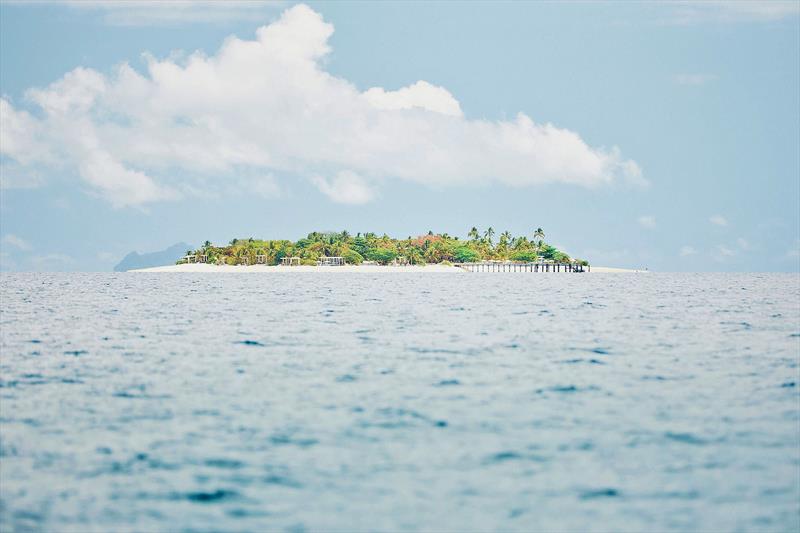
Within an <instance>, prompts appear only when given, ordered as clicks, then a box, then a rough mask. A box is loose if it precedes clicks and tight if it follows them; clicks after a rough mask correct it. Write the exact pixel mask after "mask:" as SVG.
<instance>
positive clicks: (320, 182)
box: [311, 170, 375, 205]
mask: <svg viewBox="0 0 800 533" xmlns="http://www.w3.org/2000/svg"><path fill="white" fill-rule="evenodd" d="M311 181H312V183H314V185H316V186H317V188H318V189H319V190H320V191H321V192H322V193H323V194H324V195H325V196H327V197H328V198H330V199H331V200H333V201H334V202H337V203H340V204H353V205H358V204H366V203H367V202H369V201H371V200H372V199H373V198H374V197H375V191H374V190H373V189H372V188H371V187H370V185H369V183H367V182H366V181H365V180H364V178H362V177H361V176H359V175H358V174H356V173H355V172H350V171H348V170H345V171H343V172H339V173H337V174H336V176H334V177H333V179H331V180H326V179H325V178H323V177H322V176H313V177H312V178H311Z"/></svg>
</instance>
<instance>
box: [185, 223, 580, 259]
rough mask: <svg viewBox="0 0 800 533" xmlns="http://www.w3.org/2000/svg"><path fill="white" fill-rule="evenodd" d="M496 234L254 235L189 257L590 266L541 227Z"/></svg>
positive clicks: (489, 230) (207, 244) (210, 246)
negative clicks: (268, 237) (527, 233)
mask: <svg viewBox="0 0 800 533" xmlns="http://www.w3.org/2000/svg"><path fill="white" fill-rule="evenodd" d="M495 235H496V233H495V230H494V229H493V228H491V227H490V228H487V229H486V230H485V231H479V230H478V228H474V227H473V228H472V229H470V231H469V232H468V233H467V239H466V240H462V239H459V238H458V237H453V236H450V235H448V234H447V233H440V234H435V233H433V232H432V231H429V232H428V234H427V235H421V236H418V237H408V238H406V239H394V238H391V237H389V236H388V235H386V234H384V235H377V234H376V233H363V234H362V233H358V234H356V235H355V236H353V235H351V234H350V233H348V232H347V231H342V232H329V233H320V232H313V233H309V234H308V236H306V237H304V238H302V239H299V240H298V241H296V242H292V241H289V240H283V239H278V240H261V239H254V238H252V237H251V238H249V239H233V240H232V241H230V243H228V245H227V246H215V245H213V244H211V242H209V241H206V242H205V243H204V244H203V246H202V247H200V248H199V249H198V250H194V251H190V252H188V254H187V255H194V256H198V257H200V258H201V259H200V260H202V261H205V262H208V263H213V264H228V265H241V264H244V265H253V264H257V263H264V264H268V265H276V264H280V263H281V259H283V258H284V257H297V258H299V262H300V264H305V265H314V264H316V262H317V260H318V259H319V258H320V257H323V256H328V257H331V256H335V257H343V258H344V261H345V262H346V263H348V264H356V265H358V264H361V263H363V262H364V261H371V262H374V263H377V264H381V265H386V264H390V263H393V262H398V261H399V262H403V263H406V262H407V263H410V264H413V265H423V264H426V263H442V262H452V263H470V262H475V261H519V262H534V261H552V262H559V263H568V262H579V263H582V264H584V265H588V263H587V262H586V261H582V260H580V259H572V258H570V257H569V256H568V255H567V254H566V253H564V252H562V251H560V250H558V249H556V248H555V247H554V246H551V245H549V244H547V243H546V242H545V241H544V238H545V234H544V231H542V228H536V230H534V231H531V238H530V239H529V238H528V237H527V236H524V235H522V236H517V237H515V236H513V235H512V234H511V233H510V232H508V231H504V232H503V233H501V234H500V235H499V237H498V238H497V240H496V242H495V239H494V237H495ZM182 261H183V260H181V261H179V262H182ZM296 262H297V261H295V263H296Z"/></svg>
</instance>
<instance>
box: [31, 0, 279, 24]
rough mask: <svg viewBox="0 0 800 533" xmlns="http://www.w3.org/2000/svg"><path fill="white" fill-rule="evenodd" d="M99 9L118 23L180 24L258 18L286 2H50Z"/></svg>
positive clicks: (106, 0) (252, 0)
mask: <svg viewBox="0 0 800 533" xmlns="http://www.w3.org/2000/svg"><path fill="white" fill-rule="evenodd" d="M47 3H52V4H56V5H60V6H67V7H71V8H75V9H81V10H84V11H96V12H99V13H101V14H102V16H103V20H104V21H105V22H106V23H108V24H112V25H116V26H143V25H146V26H150V25H169V26H177V25H183V24H189V23H219V22H236V21H241V20H254V19H258V18H261V17H263V16H264V15H265V13H267V12H269V10H271V9H274V8H275V7H276V6H279V5H281V4H283V2H280V1H267V0H147V1H143V0H138V1H137V0H60V1H57V2H56V1H54V2H47Z"/></svg>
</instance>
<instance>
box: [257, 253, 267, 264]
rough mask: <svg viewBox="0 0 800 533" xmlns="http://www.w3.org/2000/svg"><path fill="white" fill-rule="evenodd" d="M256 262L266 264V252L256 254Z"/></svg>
mask: <svg viewBox="0 0 800 533" xmlns="http://www.w3.org/2000/svg"><path fill="white" fill-rule="evenodd" d="M256 264H257V265H266V264H267V256H266V255H265V254H259V255H257V256H256Z"/></svg>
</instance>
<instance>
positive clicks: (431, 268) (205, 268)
mask: <svg viewBox="0 0 800 533" xmlns="http://www.w3.org/2000/svg"><path fill="white" fill-rule="evenodd" d="M129 272H217V273H231V274H250V273H276V274H277V273H287V272H288V273H291V272H333V273H346V272H359V273H362V274H377V273H384V274H385V273H393V272H404V273H412V274H413V273H436V274H466V273H467V272H466V271H465V270H463V269H461V268H459V267H456V266H448V265H425V266H413V265H408V266H379V265H358V266H357V265H344V266H292V267H287V266H269V265H249V266H244V265H236V266H231V265H209V264H205V263H190V264H183V265H167V266H160V267H152V268H142V269H138V270H129ZM592 272H593V273H606V274H621V273H631V272H646V270H631V269H625V268H611V267H592Z"/></svg>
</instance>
